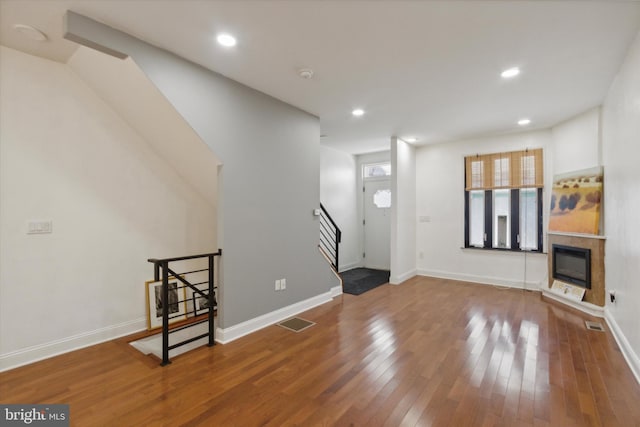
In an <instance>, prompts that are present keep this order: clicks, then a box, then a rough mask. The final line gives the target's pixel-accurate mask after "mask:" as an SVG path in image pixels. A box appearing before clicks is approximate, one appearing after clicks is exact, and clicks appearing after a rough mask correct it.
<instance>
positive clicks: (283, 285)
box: [280, 279, 287, 291]
mask: <svg viewBox="0 0 640 427" xmlns="http://www.w3.org/2000/svg"><path fill="white" fill-rule="evenodd" d="M280 289H282V290H283V291H284V290H285V289H287V279H282V280H280Z"/></svg>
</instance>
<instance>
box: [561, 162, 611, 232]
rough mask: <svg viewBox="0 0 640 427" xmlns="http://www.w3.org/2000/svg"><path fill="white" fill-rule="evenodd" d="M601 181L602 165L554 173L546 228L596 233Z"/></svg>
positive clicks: (600, 198) (597, 230)
mask: <svg viewBox="0 0 640 427" xmlns="http://www.w3.org/2000/svg"><path fill="white" fill-rule="evenodd" d="M602 183H603V174H602V168H601V167H599V168H593V169H587V170H583V171H578V172H572V173H570V174H563V175H556V176H554V178H553V189H552V193H551V204H550V207H551V215H550V216H549V231H562V232H567V233H583V234H599V231H600V230H599V226H600V207H601V205H602V197H603V196H602Z"/></svg>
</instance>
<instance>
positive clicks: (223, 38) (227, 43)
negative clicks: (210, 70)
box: [216, 33, 237, 47]
mask: <svg viewBox="0 0 640 427" xmlns="http://www.w3.org/2000/svg"><path fill="white" fill-rule="evenodd" d="M216 40H217V41H218V43H219V44H221V45H222V46H224V47H233V46H235V45H236V43H237V42H236V38H235V37H233V36H232V35H231V34H226V33H222V34H218V37H216Z"/></svg>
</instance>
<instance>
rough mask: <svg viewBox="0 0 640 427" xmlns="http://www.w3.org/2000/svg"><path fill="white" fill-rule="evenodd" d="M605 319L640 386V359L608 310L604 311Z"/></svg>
mask: <svg viewBox="0 0 640 427" xmlns="http://www.w3.org/2000/svg"><path fill="white" fill-rule="evenodd" d="M604 318H605V320H606V321H607V325H609V329H610V330H611V333H612V334H613V337H614V338H615V340H616V342H617V343H618V347H620V351H621V352H622V355H623V356H624V359H625V360H626V361H627V365H629V368H630V369H631V372H632V373H633V376H635V377H636V381H637V382H638V384H640V357H638V355H637V354H636V353H635V352H634V351H633V348H632V347H631V344H629V341H628V340H627V337H625V336H624V334H623V333H622V329H620V326H618V323H617V322H616V319H615V318H614V317H613V314H611V311H609V309H608V308H605V309H604Z"/></svg>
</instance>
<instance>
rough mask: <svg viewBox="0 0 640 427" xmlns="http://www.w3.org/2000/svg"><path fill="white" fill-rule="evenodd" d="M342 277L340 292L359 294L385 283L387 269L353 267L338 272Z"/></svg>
mask: <svg viewBox="0 0 640 427" xmlns="http://www.w3.org/2000/svg"><path fill="white" fill-rule="evenodd" d="M340 277H341V278H342V292H344V293H347V294H351V295H360V294H362V293H364V292H367V291H369V290H371V289H373V288H376V287H378V286H380V285H383V284H385V283H389V271H388V270H374V269H371V268H354V269H353V270H347V271H344V272H342V273H340Z"/></svg>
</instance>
